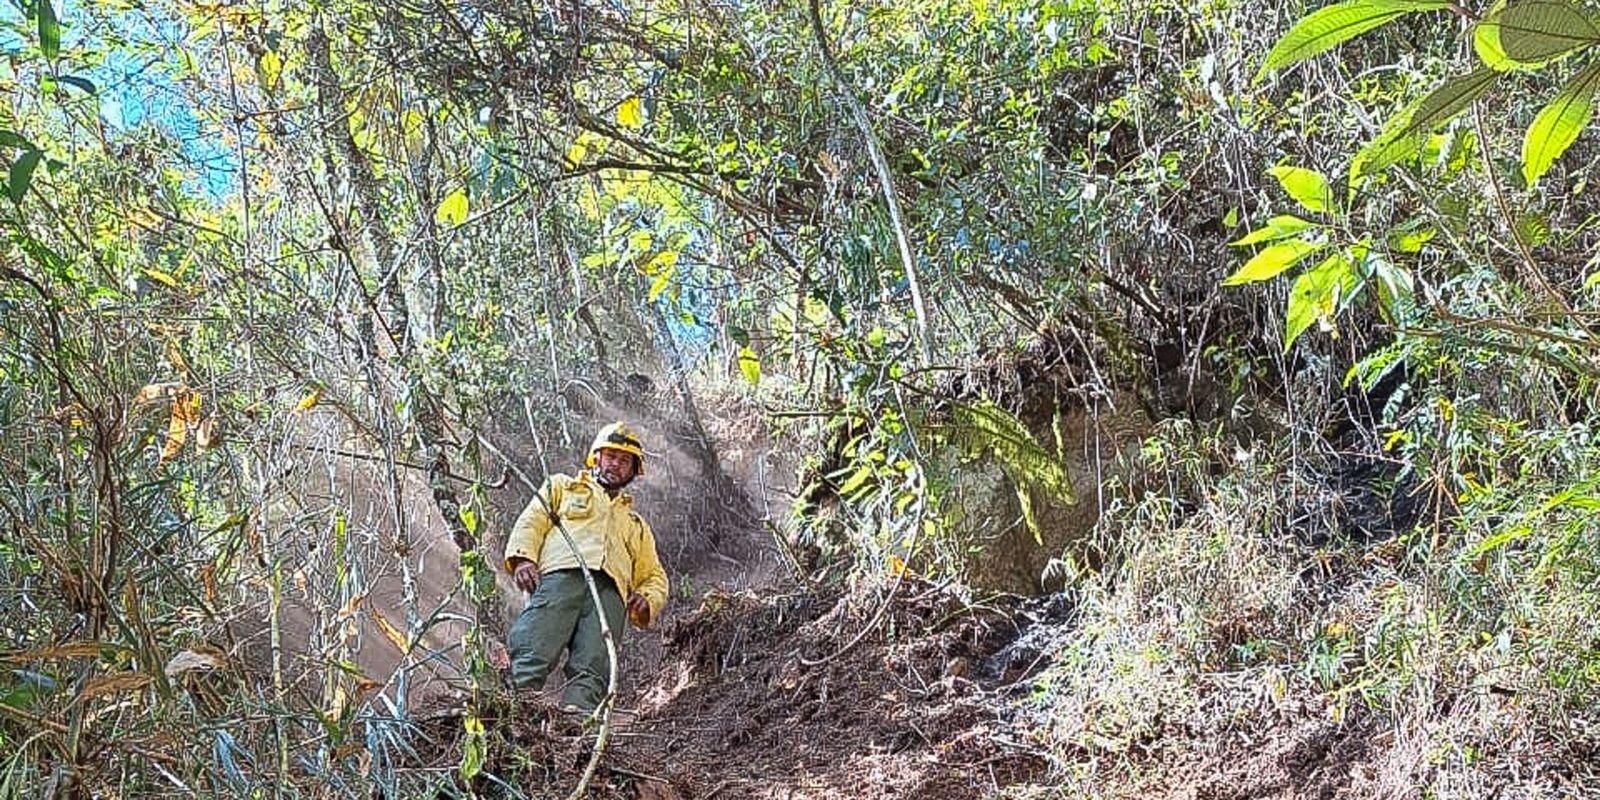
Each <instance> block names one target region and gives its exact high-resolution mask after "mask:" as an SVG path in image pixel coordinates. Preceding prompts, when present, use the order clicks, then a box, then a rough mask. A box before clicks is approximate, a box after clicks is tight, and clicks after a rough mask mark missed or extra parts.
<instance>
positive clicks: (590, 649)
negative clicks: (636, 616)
mask: <svg viewBox="0 0 1600 800" xmlns="http://www.w3.org/2000/svg"><path fill="white" fill-rule="evenodd" d="M591 574H592V575H594V582H595V588H596V589H598V590H600V605H601V607H602V608H604V609H605V615H606V625H607V626H608V627H609V628H610V629H611V637H612V640H613V641H615V642H617V643H618V645H619V650H620V645H621V642H622V615H623V607H622V597H621V596H620V595H618V594H617V586H616V584H614V583H612V581H611V578H610V577H609V576H607V575H606V574H605V573H602V572H595V573H591ZM507 638H508V640H509V641H508V642H507V644H508V646H509V649H510V650H511V681H512V683H514V684H516V686H517V688H519V689H539V688H541V687H543V686H544V679H545V676H546V675H548V674H549V673H550V668H551V667H553V666H555V663H556V659H558V658H560V657H561V651H562V649H565V650H566V651H567V666H566V669H565V670H564V673H565V675H566V678H567V687H566V689H565V690H563V691H562V693H561V705H562V706H568V705H575V706H577V707H578V708H580V709H582V710H584V711H593V710H594V709H595V707H597V706H599V705H600V701H601V700H604V699H605V696H606V681H607V678H608V677H609V675H610V670H611V665H610V660H609V658H608V656H607V655H606V642H605V638H604V637H603V636H602V635H601V633H600V615H599V614H597V613H596V612H595V607H594V600H593V599H591V598H590V596H589V587H588V584H586V583H585V582H584V580H583V571H582V570H576V569H563V570H557V571H555V572H551V573H548V574H545V575H541V576H540V577H539V586H538V588H536V589H534V590H533V596H532V597H530V598H528V606H527V607H526V608H524V609H522V614H521V615H520V616H518V617H517V621H516V623H514V624H513V625H512V626H511V635H510V636H508V637H507ZM619 657H620V652H619Z"/></svg>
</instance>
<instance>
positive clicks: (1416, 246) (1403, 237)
mask: <svg viewBox="0 0 1600 800" xmlns="http://www.w3.org/2000/svg"><path fill="white" fill-rule="evenodd" d="M1433 236H1434V230H1433V229H1432V228H1423V229H1422V230H1416V231H1401V232H1396V233H1395V234H1394V235H1392V236H1390V237H1389V246H1390V247H1391V248H1393V249H1394V251H1395V252H1396V253H1416V252H1419V251H1421V250H1422V246H1423V245H1425V244H1427V243H1428V242H1430V241H1433Z"/></svg>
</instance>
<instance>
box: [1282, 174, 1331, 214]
mask: <svg viewBox="0 0 1600 800" xmlns="http://www.w3.org/2000/svg"><path fill="white" fill-rule="evenodd" d="M1267 174H1268V175H1271V176H1272V177H1274V178H1277V179H1278V185H1280V186H1282V187H1283V190H1284V191H1285V192H1288V193H1289V196H1290V197H1293V198H1294V200H1295V202H1297V203H1299V204H1300V205H1301V206H1302V207H1303V208H1305V210H1307V211H1311V212H1315V213H1318V214H1326V213H1328V212H1330V211H1333V188H1332V187H1330V186H1329V185H1328V179H1327V178H1326V177H1324V176H1323V174H1322V173H1320V172H1317V171H1316V170H1311V169H1306V168H1305V167H1273V168H1272V169H1269V170H1267Z"/></svg>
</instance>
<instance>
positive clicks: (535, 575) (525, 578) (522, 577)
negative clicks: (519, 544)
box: [511, 560, 539, 593]
mask: <svg viewBox="0 0 1600 800" xmlns="http://www.w3.org/2000/svg"><path fill="white" fill-rule="evenodd" d="M511 582H512V583H515V584H516V585H517V588H518V589H521V590H522V591H524V592H530V593H531V592H532V591H533V590H534V589H537V588H539V568H538V567H536V566H534V565H533V562H532V561H528V560H520V561H518V562H517V568H516V570H515V571H513V572H512V573H511Z"/></svg>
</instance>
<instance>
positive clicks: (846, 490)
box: [839, 464, 872, 498]
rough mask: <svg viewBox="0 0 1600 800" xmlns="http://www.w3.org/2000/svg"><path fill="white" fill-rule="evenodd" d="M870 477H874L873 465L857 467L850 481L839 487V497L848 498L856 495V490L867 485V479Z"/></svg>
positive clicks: (851, 474)
mask: <svg viewBox="0 0 1600 800" xmlns="http://www.w3.org/2000/svg"><path fill="white" fill-rule="evenodd" d="M870 477H872V465H871V464H862V465H861V466H859V467H856V470H855V472H852V473H850V477H849V479H847V480H846V481H845V482H844V484H843V485H841V486H840V487H839V496H840V497H845V498H848V497H849V496H850V495H853V494H855V493H856V490H858V489H860V488H861V487H862V486H864V485H866V483H867V479H868V478H870Z"/></svg>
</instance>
